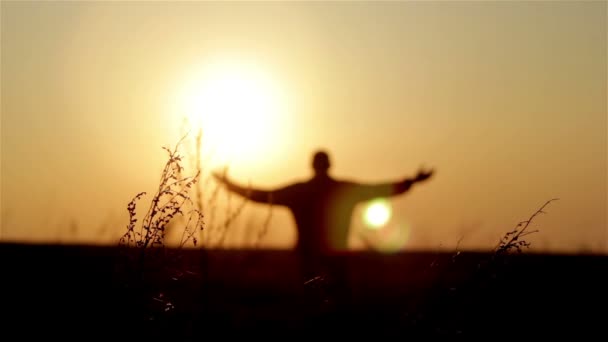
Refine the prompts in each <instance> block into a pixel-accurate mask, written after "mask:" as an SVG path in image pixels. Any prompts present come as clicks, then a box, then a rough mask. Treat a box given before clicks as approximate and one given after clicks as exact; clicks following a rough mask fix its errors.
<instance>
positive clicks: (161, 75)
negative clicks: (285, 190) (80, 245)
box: [0, 1, 608, 253]
mask: <svg viewBox="0 0 608 342" xmlns="http://www.w3.org/2000/svg"><path fill="white" fill-rule="evenodd" d="M606 7H607V6H606V3H605V2H551V3H549V2H513V3H509V2H489V3H480V2H454V3H446V2H436V3H435V2H391V3H388V2H387V3H372V2H357V3H340V2H338V3H322V2H321V3H316V2H315V3H264V4H262V3H211V2H200V3H194V2H186V3H179V4H178V3H171V2H145V3H139V2H129V3H115V2H111V3H110V2H108V3H103V2H101V3H100V2H96V3H85V2H57V3H53V2H49V3H42V2H31V3H21V2H5V1H3V2H2V4H1V11H2V13H1V34H2V36H1V38H2V44H1V49H2V51H1V91H2V93H1V95H2V98H1V100H2V103H1V110H2V120H1V133H2V136H1V144H2V145H1V148H2V158H1V177H2V183H1V185H2V197H1V218H2V220H1V223H2V227H1V235H0V238H1V239H3V240H7V241H13V240H20V241H45V242H49V241H52V242H56V241H63V242H103V243H114V241H116V238H117V236H119V235H120V233H121V232H122V230H123V229H124V226H125V225H126V223H127V216H126V204H127V203H128V201H129V200H130V199H131V198H132V197H133V196H134V195H135V194H136V193H138V192H140V191H148V192H152V191H154V187H155V185H156V182H157V180H158V176H159V172H160V170H161V168H162V166H163V163H164V161H165V154H164V152H163V151H162V150H161V148H160V147H161V146H164V145H173V144H174V143H175V142H176V141H177V140H178V138H179V136H180V134H181V132H182V130H181V127H182V123H183V119H184V116H185V112H184V108H183V106H182V105H181V102H180V101H181V100H180V99H181V98H183V94H184V93H185V92H187V91H188V90H187V88H188V86H187V85H188V84H192V82H194V83H196V82H198V81H199V80H197V77H199V78H204V77H205V76H198V75H203V74H204V73H203V74H201V73H200V71H201V70H205V68H209V67H210V66H213V65H217V64H218V63H219V64H225V65H228V68H229V69H230V68H231V66H232V68H233V69H234V70H237V71H238V70H243V71H242V72H241V71H239V72H237V74H238V73H243V74H247V73H248V72H251V73H257V74H259V75H263V76H261V77H266V78H267V79H268V80H269V81H268V82H270V83H271V84H272V86H271V88H272V89H274V90H272V91H270V93H271V94H274V95H269V97H270V98H273V99H275V100H276V104H277V106H276V108H279V110H277V112H276V113H275V114H273V115H274V116H263V115H265V114H260V113H266V112H264V111H261V112H260V111H258V112H256V111H254V110H252V111H248V112H247V114H243V115H245V116H243V117H242V118H241V119H239V118H238V117H236V119H233V120H232V121H234V122H237V125H238V122H241V123H247V125H251V126H252V127H253V126H255V127H256V132H258V131H259V132H260V134H259V141H258V138H251V136H247V138H248V139H250V140H249V142H250V143H249V145H251V146H249V147H251V150H248V152H247V153H242V154H241V155H240V156H239V155H238V154H236V155H235V156H234V157H233V158H232V160H230V165H231V169H230V175H231V176H232V177H233V178H234V179H235V180H237V181H240V182H242V183H245V184H246V183H247V182H248V181H250V180H251V181H252V183H253V184H254V185H258V186H261V187H267V188H268V187H274V186H279V185H283V184H286V183H287V182H291V181H294V180H297V179H305V178H306V177H308V176H310V174H311V171H310V167H309V163H310V157H311V154H312V152H313V151H314V150H315V149H316V148H318V147H324V148H327V149H328V150H329V151H330V153H331V156H332V161H333V164H334V167H333V168H332V173H333V175H334V176H336V177H340V178H348V179H352V180H357V181H362V182H365V181H369V182H376V181H385V180H398V179H401V178H402V177H406V176H413V175H414V174H415V172H416V171H417V169H418V167H419V166H420V165H425V166H428V167H434V168H436V170H437V174H436V177H435V178H434V179H433V180H432V181H430V182H429V183H427V184H424V185H421V186H420V187H417V188H415V189H413V190H412V191H411V192H410V193H408V194H406V195H404V196H401V197H399V198H394V199H392V200H391V203H392V206H393V222H392V223H393V224H401V225H402V226H403V227H407V234H406V235H407V236H408V238H407V241H405V242H403V243H402V244H401V248H406V249H407V248H410V249H415V248H453V247H454V246H455V245H456V243H457V241H458V240H459V239H460V238H461V237H462V236H463V237H464V238H463V239H462V241H461V244H460V246H461V247H462V248H481V249H485V248H491V247H493V246H494V244H495V243H496V241H497V240H498V238H499V237H500V236H501V235H502V234H503V233H504V232H506V231H508V230H510V229H511V228H513V227H514V225H515V224H516V223H517V222H519V221H521V220H523V219H526V218H527V217H528V216H529V215H530V214H532V213H533V212H534V211H535V210H536V209H537V208H539V207H540V206H541V205H542V204H543V203H544V202H545V201H547V200H549V199H551V198H554V197H558V198H560V200H559V201H557V202H554V203H552V204H551V205H550V206H549V207H548V208H547V214H546V215H543V216H541V217H539V218H538V219H537V226H536V227H537V228H538V229H540V232H539V233H538V234H536V235H531V236H530V240H531V241H532V242H533V248H535V249H536V250H551V251H568V252H579V251H582V250H593V251H596V252H604V253H605V252H607V251H608V232H607V225H606V212H607V201H606V193H607V189H606V187H607V185H606V177H607V168H606V158H607V155H608V153H607V150H606V130H607V128H608V127H607V122H606V112H607V110H606V105H607V104H606V94H607V89H606V75H607V68H606V63H607V49H606V32H607V30H606V17H607V8H606ZM237 77H240V76H237ZM201 82H204V80H202V81H201ZM212 84H214V83H212ZM254 88H255V86H254ZM231 96H232V97H231V98H234V99H235V101H239V99H240V101H243V98H242V96H241V97H239V96H238V94H233V95H231ZM275 100H269V101H271V102H272V101H275ZM245 103H246V101H245ZM279 103H280V105H278V104H279ZM235 108H236V107H235ZM236 111H240V109H238V108H237V109H236ZM251 113H254V114H251ZM256 113H257V114H256ZM247 115H254V117H253V118H251V117H249V116H247ZM258 115H259V117H257V116H258ZM258 122H263V124H262V125H257V123H258ZM221 127H224V128H220V129H218V130H222V129H225V126H221ZM248 127H249V126H245V128H248ZM241 132H248V133H241V134H232V132H230V131H229V130H227V129H226V130H225V132H224V131H221V132H218V134H217V136H234V139H235V140H234V141H235V142H236V143H238V144H241V145H240V146H245V145H248V143H247V142H243V139H241V138H243V134H250V132H251V130H242V131H241ZM253 137H255V134H254V135H253ZM215 139H217V138H215ZM239 139H240V140H239ZM252 139H253V140H252ZM254 140H255V141H256V143H255V144H253V143H252V142H253V141H254ZM209 143H210V145H212V144H213V142H209ZM215 143H216V144H217V141H216V142H215ZM223 162H225V160H223V161H221V162H219V161H217V162H214V164H213V165H212V166H213V167H216V168H217V167H219V166H220V165H221V164H222V163H223ZM145 199H146V198H144V202H143V203H146V202H145ZM233 200H234V199H233ZM233 204H234V202H233ZM266 213H267V208H264V207H263V206H259V205H253V204H251V205H247V206H246V207H245V210H244V211H243V213H242V215H241V217H240V221H238V222H239V223H238V225H235V227H234V229H233V230H232V231H231V233H230V235H229V236H228V237H227V240H226V245H227V246H249V245H251V239H250V235H251V234H252V233H251V229H249V230H247V229H248V228H247V227H251V226H253V227H259V226H260V225H261V224H262V223H263V222H264V220H265V218H266V216H265V215H266ZM360 216H361V215H360V213H357V214H356V217H357V218H360ZM360 221H361V220H360V219H356V220H355V223H354V224H353V238H352V244H353V246H354V247H357V246H360V245H361V241H360V235H361V234H368V233H365V232H363V233H362V231H363V230H364V228H363V225H362V224H361V222H360ZM254 231H255V229H254ZM294 234H295V228H294V226H293V224H292V223H291V221H290V217H289V215H288V213H287V212H286V211H284V210H282V209H280V208H276V209H275V210H274V211H273V215H272V217H271V221H270V224H269V227H268V232H267V233H266V234H265V235H264V237H263V239H262V241H261V242H260V243H261V245H263V246H269V247H278V248H288V247H290V246H291V245H292V244H293V241H294V240H293V239H294V236H295V235H294Z"/></svg>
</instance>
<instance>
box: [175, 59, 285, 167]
mask: <svg viewBox="0 0 608 342" xmlns="http://www.w3.org/2000/svg"><path fill="white" fill-rule="evenodd" d="M181 97H182V100H181V106H182V110H183V112H185V114H186V117H187V119H188V122H189V124H190V127H191V128H194V129H196V130H198V129H202V131H203V145H204V146H205V148H206V149H208V150H210V151H212V153H213V155H214V156H215V159H216V160H218V161H219V162H221V163H227V162H232V161H241V162H242V161H252V160H256V159H260V158H262V157H263V156H267V155H268V154H269V153H272V152H273V145H275V144H276V142H277V141H279V140H281V139H282V136H281V135H282V132H283V131H284V130H285V125H284V117H285V99H284V96H283V94H282V91H281V89H280V88H279V87H278V85H277V84H276V83H275V82H274V80H273V79H272V78H271V77H270V75H269V74H268V73H266V72H265V71H264V70H262V69H261V68H258V67H256V66H253V65H247V64H242V63H241V64H239V63H219V64H218V63H216V64H210V65H207V66H206V67H204V68H202V70H201V71H200V72H197V73H194V74H193V75H192V77H191V78H190V82H187V85H186V86H185V89H184V90H183V91H182V93H181Z"/></svg>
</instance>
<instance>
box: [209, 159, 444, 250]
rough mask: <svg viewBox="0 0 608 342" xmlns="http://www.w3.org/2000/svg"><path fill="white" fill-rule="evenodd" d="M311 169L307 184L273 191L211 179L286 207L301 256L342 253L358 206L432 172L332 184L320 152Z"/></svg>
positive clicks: (403, 188) (404, 188) (255, 198)
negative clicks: (376, 181)
mask: <svg viewBox="0 0 608 342" xmlns="http://www.w3.org/2000/svg"><path fill="white" fill-rule="evenodd" d="M312 167H313V169H314V176H313V177H312V178H310V179H309V180H307V181H304V182H298V183H294V184H290V185H287V186H284V187H281V188H277V189H274V190H261V189H255V188H250V187H245V186H240V185H237V184H235V183H234V182H232V181H230V180H228V178H227V177H226V176H225V174H224V175H222V174H219V173H215V174H214V175H215V177H216V178H217V179H218V180H219V181H220V182H222V183H224V184H225V185H226V187H227V188H228V190H230V191H232V192H235V193H237V194H239V195H241V196H244V197H246V198H248V199H250V200H252V201H255V202H259V203H267V204H272V205H282V206H286V207H288V208H289V209H290V210H291V213H292V214H293V217H294V219H295V222H296V225H297V230H298V242H297V246H296V249H297V250H298V252H300V253H301V254H302V255H304V256H313V255H319V254H320V255H325V254H329V253H334V252H337V251H342V250H346V249H347V238H348V232H349V227H350V224H351V216H352V212H353V209H354V208H355V206H356V205H357V204H358V203H361V202H364V201H368V200H371V199H374V198H378V197H391V196H396V195H400V194H403V193H405V192H406V191H408V190H410V189H411V187H412V186H413V185H414V184H416V183H420V182H423V181H426V180H428V179H429V178H430V177H431V176H432V175H433V170H430V171H424V170H420V171H419V172H418V174H417V175H416V176H415V177H412V178H405V179H403V180H401V181H398V182H388V183H380V184H359V183H355V182H350V181H342V180H336V179H334V178H332V177H331V176H330V175H329V172H328V171H329V168H330V160H329V156H328V154H327V153H326V152H324V151H318V152H316V153H315V154H314V157H313V160H312Z"/></svg>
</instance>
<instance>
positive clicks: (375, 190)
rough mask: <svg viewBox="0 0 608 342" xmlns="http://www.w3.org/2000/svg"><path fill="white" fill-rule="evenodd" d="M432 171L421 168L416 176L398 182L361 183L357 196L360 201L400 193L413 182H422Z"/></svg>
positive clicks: (405, 190) (408, 188)
mask: <svg viewBox="0 0 608 342" xmlns="http://www.w3.org/2000/svg"><path fill="white" fill-rule="evenodd" d="M434 172H435V171H434V170H429V171H424V170H422V169H421V170H419V171H418V174H417V175H416V176H414V177H411V178H406V179H404V180H403V181H400V182H393V183H383V184H374V185H361V186H360V187H359V196H360V197H361V200H362V201H368V200H371V199H374V198H378V197H391V196H397V195H401V194H403V193H405V192H407V191H409V190H410V189H411V187H412V186H413V185H414V184H417V183H422V182H424V181H426V180H428V179H429V178H431V177H432V176H433V174H434Z"/></svg>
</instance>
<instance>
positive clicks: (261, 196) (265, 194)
mask: <svg viewBox="0 0 608 342" xmlns="http://www.w3.org/2000/svg"><path fill="white" fill-rule="evenodd" d="M213 176H214V177H215V179H216V180H218V181H219V182H220V183H222V184H224V185H225V186H226V189H228V190H229V191H231V192H234V193H236V194H238V195H240V196H243V197H245V198H247V199H249V200H252V201H254V202H258V203H266V204H278V205H284V204H286V202H287V200H288V199H287V197H288V196H287V195H288V194H287V189H279V190H272V191H270V190H261V189H255V188H252V187H251V186H248V187H244V186H240V185H238V184H236V183H234V182H232V181H230V180H229V179H228V177H227V176H226V175H225V174H219V173H214V174H213Z"/></svg>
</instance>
